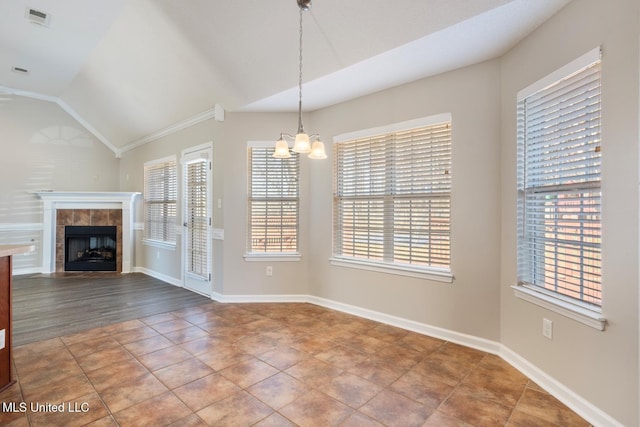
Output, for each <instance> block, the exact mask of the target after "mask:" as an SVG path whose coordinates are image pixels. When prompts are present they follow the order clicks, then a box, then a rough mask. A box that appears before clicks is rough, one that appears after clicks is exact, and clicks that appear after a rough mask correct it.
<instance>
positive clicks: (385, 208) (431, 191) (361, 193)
mask: <svg viewBox="0 0 640 427" xmlns="http://www.w3.org/2000/svg"><path fill="white" fill-rule="evenodd" d="M450 210H451V121H450V119H449V120H447V121H445V122H439V123H434V124H429V125H427V126H421V127H418V128H412V129H408V130H397V131H393V132H390V133H385V134H379V135H373V136H366V137H361V138H356V139H351V140H346V141H342V142H338V143H336V144H334V236H333V243H334V248H333V250H334V257H338V258H352V259H355V260H367V261H369V262H374V263H380V264H392V265H395V266H412V267H420V268H425V269H428V268H435V269H444V270H447V271H448V270H449V268H450V222H451V221H450V220H451V215H450Z"/></svg>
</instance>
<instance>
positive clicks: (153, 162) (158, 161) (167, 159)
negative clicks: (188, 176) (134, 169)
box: [143, 154, 178, 168]
mask: <svg viewBox="0 0 640 427" xmlns="http://www.w3.org/2000/svg"><path fill="white" fill-rule="evenodd" d="M168 162H176V165H177V163H178V156H176V155H175V154H172V155H170V156H167V157H162V158H160V159H153V160H148V161H146V162H144V165H143V166H144V167H145V168H146V167H149V166H155V165H159V164H161V163H168Z"/></svg>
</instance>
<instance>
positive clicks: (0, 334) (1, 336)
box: [0, 329, 7, 350]
mask: <svg viewBox="0 0 640 427" xmlns="http://www.w3.org/2000/svg"><path fill="white" fill-rule="evenodd" d="M5 331H6V330H5V329H2V330H0V350H2V349H3V348H5V347H6V343H5V341H6V340H7V338H6V337H7V335H6V332H5Z"/></svg>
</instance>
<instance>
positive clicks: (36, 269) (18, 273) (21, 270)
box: [12, 267, 42, 276]
mask: <svg viewBox="0 0 640 427" xmlns="http://www.w3.org/2000/svg"><path fill="white" fill-rule="evenodd" d="M40 273H42V268H41V267H31V268H14V269H13V273H12V274H13V275H14V276H22V275H25V274H40Z"/></svg>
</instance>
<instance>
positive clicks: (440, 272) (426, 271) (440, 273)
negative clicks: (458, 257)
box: [329, 257, 453, 283]
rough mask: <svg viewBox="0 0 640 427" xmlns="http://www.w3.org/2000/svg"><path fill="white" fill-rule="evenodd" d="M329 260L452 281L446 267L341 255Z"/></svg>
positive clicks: (417, 276)
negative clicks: (357, 258) (391, 262)
mask: <svg viewBox="0 0 640 427" xmlns="http://www.w3.org/2000/svg"><path fill="white" fill-rule="evenodd" d="M329 260H330V261H331V264H332V265H337V266H340V267H349V268H359V269H361V270H369V271H377V272H380V273H388V274H395V275H397V276H407V277H415V278H418V279H427V280H433V281H436V282H445V283H452V282H453V274H451V271H449V270H446V269H436V268H417V267H411V266H401V265H394V264H385V263H380V262H371V261H364V260H355V259H349V258H342V257H332V258H330V259H329Z"/></svg>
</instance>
